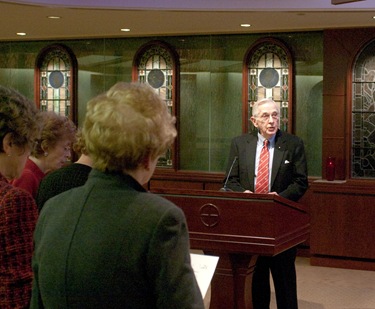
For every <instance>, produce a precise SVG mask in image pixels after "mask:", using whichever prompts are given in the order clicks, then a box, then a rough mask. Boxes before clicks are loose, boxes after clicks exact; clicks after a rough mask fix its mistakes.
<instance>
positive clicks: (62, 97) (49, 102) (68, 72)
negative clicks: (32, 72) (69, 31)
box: [37, 45, 75, 121]
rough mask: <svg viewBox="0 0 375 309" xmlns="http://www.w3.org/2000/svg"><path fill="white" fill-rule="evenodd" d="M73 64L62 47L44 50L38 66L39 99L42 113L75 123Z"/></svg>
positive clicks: (51, 47) (55, 46)
mask: <svg viewBox="0 0 375 309" xmlns="http://www.w3.org/2000/svg"><path fill="white" fill-rule="evenodd" d="M73 63H74V62H73V61H72V58H71V55H70V54H69V53H68V51H67V50H65V49H64V48H63V47H62V46H60V45H54V46H50V47H47V48H46V49H45V50H43V51H42V52H41V54H40V55H39V59H38V64H37V70H38V75H39V87H38V93H37V98H38V103H39V108H40V109H41V110H42V111H53V112H55V113H57V114H60V115H62V116H66V117H69V118H70V119H72V120H73V121H74V120H75V119H74V118H75V115H73V113H74V110H73V109H72V105H73V104H74V102H72V101H74V100H73V96H72V89H74V87H72V74H73V73H72V72H73Z"/></svg>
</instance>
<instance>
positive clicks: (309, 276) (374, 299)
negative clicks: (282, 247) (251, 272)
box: [205, 257, 375, 309]
mask: <svg viewBox="0 0 375 309" xmlns="http://www.w3.org/2000/svg"><path fill="white" fill-rule="evenodd" d="M296 269H297V290H298V305H299V309H375V271H363V270H351V269H341V268H330V267H318V266H311V265H310V260H309V259H308V258H303V257H298V258H297V261H296ZM209 298H210V290H209V291H208V293H207V295H206V297H205V305H206V308H209V301H210V299H209ZM270 309H277V307H276V300H275V294H274V291H273V286H272V299H271V306H270Z"/></svg>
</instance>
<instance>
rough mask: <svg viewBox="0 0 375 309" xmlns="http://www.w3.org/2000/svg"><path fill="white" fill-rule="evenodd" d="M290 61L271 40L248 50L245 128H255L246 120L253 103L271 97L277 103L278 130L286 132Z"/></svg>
mask: <svg viewBox="0 0 375 309" xmlns="http://www.w3.org/2000/svg"><path fill="white" fill-rule="evenodd" d="M289 67H290V60H289V57H288V56H287V52H286V50H285V48H283V47H281V46H280V45H278V44H276V43H275V42H273V41H265V42H263V43H261V44H257V45H256V47H254V48H251V50H250V52H249V53H248V57H247V76H246V77H247V78H246V79H245V80H246V81H247V85H246V86H247V89H246V93H247V102H246V104H247V108H246V110H247V126H246V127H247V128H248V131H249V132H251V131H253V130H254V129H255V128H254V126H253V124H252V123H251V121H250V117H251V115H252V106H253V104H254V103H255V102H256V101H258V100H261V99H264V98H272V99H273V100H274V101H275V102H276V103H278V104H280V129H281V130H283V131H288V129H290V128H289V123H290V121H289V114H290V96H289V93H290V80H289V78H290V74H291V72H290V68H289Z"/></svg>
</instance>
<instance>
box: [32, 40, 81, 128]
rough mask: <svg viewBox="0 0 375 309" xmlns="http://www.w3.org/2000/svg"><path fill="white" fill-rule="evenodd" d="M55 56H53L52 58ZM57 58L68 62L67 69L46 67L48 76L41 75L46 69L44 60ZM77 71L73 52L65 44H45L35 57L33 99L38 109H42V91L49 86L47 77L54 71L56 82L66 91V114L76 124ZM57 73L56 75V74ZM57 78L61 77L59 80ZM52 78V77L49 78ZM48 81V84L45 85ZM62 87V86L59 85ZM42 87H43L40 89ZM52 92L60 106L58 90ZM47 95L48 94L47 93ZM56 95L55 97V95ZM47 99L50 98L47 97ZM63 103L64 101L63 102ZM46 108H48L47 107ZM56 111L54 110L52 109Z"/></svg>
mask: <svg viewBox="0 0 375 309" xmlns="http://www.w3.org/2000/svg"><path fill="white" fill-rule="evenodd" d="M53 57H55V58H53ZM49 58H51V59H55V60H56V61H58V60H57V59H59V61H64V62H68V64H69V69H67V70H64V72H60V71H59V70H58V69H56V70H54V71H51V70H49V69H47V75H49V76H42V75H45V71H46V69H44V68H43V66H44V65H45V61H48V59H49ZM77 71H78V64H77V59H76V57H75V55H74V53H73V52H72V51H71V50H70V48H68V47H67V46H65V45H62V44H52V45H49V46H46V47H45V48H43V49H42V50H41V52H40V53H39V55H38V56H37V58H36V63H35V81H34V82H35V88H34V89H35V101H36V104H37V106H38V108H39V109H41V110H43V104H42V103H41V102H42V100H44V98H43V95H44V94H43V91H44V93H45V91H46V87H49V86H50V81H49V78H52V77H53V76H51V74H52V73H56V78H57V81H58V83H60V82H61V83H62V85H64V84H65V88H66V89H65V90H67V91H66V93H67V94H66V97H65V99H64V100H65V101H67V105H68V106H69V113H68V115H66V116H67V117H69V119H71V120H72V121H73V122H74V123H75V124H76V125H77V119H78V117H77V110H78V107H77ZM57 74H58V75H57ZM59 79H62V80H61V81H59ZM51 80H52V79H51ZM47 83H48V85H47ZM61 87H62V86H61ZM42 88H43V89H42ZM53 92H54V94H53V96H54V100H55V101H57V102H58V104H59V106H60V102H59V100H60V98H59V97H58V94H56V93H58V91H56V93H55V91H53ZM47 96H48V94H47ZM55 96H56V97H55ZM47 98H48V99H49V100H50V99H51V98H49V97H47ZM64 104H65V102H64ZM47 109H48V108H47ZM54 111H56V110H54Z"/></svg>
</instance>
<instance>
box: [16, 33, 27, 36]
mask: <svg viewBox="0 0 375 309" xmlns="http://www.w3.org/2000/svg"><path fill="white" fill-rule="evenodd" d="M17 35H20V36H23V35H26V32H17Z"/></svg>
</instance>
